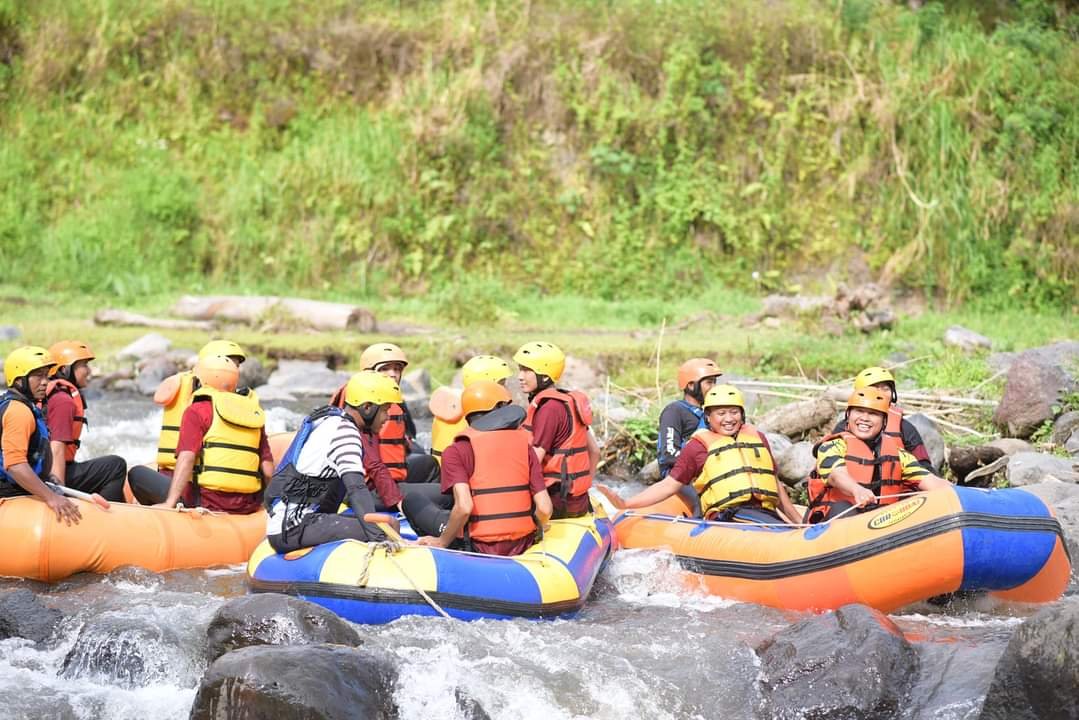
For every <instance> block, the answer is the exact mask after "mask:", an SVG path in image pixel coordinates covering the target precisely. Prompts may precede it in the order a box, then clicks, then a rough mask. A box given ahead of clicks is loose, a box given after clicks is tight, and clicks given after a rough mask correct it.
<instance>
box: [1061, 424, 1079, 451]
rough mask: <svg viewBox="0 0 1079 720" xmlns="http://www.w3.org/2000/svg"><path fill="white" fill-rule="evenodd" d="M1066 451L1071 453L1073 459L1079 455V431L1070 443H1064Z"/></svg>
mask: <svg viewBox="0 0 1079 720" xmlns="http://www.w3.org/2000/svg"><path fill="white" fill-rule="evenodd" d="M1064 449H1065V450H1067V451H1068V452H1070V453H1071V454H1072V456H1073V457H1074V456H1076V455H1079V430H1076V431H1075V432H1073V433H1072V436H1071V437H1070V438H1068V441H1067V442H1065V443H1064Z"/></svg>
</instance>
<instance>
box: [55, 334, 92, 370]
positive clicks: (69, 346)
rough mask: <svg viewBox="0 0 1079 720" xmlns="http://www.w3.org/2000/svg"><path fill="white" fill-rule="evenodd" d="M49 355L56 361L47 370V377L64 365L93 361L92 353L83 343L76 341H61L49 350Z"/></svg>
mask: <svg viewBox="0 0 1079 720" xmlns="http://www.w3.org/2000/svg"><path fill="white" fill-rule="evenodd" d="M49 354H50V355H52V359H53V360H55V361H56V365H54V366H53V367H52V369H51V370H49V377H52V376H53V375H55V374H56V372H57V371H58V370H59V369H60V368H61V367H63V366H65V365H68V366H70V365H74V364H75V363H77V362H78V361H79V360H93V359H94V351H93V350H91V349H90V347H89V346H88V345H87V344H86V343H83V342H79V341H78V340H61V341H60V342H58V343H56V344H55V345H53V346H52V347H50V348H49Z"/></svg>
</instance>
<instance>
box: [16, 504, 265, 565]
mask: <svg viewBox="0 0 1079 720" xmlns="http://www.w3.org/2000/svg"><path fill="white" fill-rule="evenodd" d="M73 502H75V503H77V504H78V506H79V510H80V512H81V513H82V520H81V521H80V522H79V523H78V524H77V525H67V524H65V523H62V522H57V520H56V514H55V513H53V512H52V511H51V510H49V508H48V506H47V505H45V503H43V502H41V501H40V500H38V499H36V498H32V497H14V498H6V499H4V500H3V501H2V502H0V536H2V537H3V538H4V542H5V544H6V545H7V546H8V548H9V551H8V552H7V553H4V554H3V555H2V556H0V575H4V576H7V577H21V578H27V579H30V580H41V581H45V582H55V581H57V580H63V579H64V578H66V577H69V576H71V575H74V574H76V573H80V572H92V573H107V572H110V571H112V570H114V569H116V568H118V567H120V566H122V565H136V566H138V567H142V568H146V569H147V570H153V571H155V572H163V571H166V570H178V569H181V568H201V567H209V566H211V565H230V564H233V563H242V562H245V561H246V560H247V559H248V557H249V556H250V555H251V552H252V551H253V550H254V549H255V547H256V546H257V545H258V544H259V542H260V541H261V540H262V539H263V538H264V537H265V536H266V513H264V512H261V511H260V512H257V513H253V514H251V515H226V514H223V513H197V512H180V511H177V510H164V509H157V508H149V507H144V506H141V505H127V504H124V503H112V504H111V507H110V509H109V510H103V509H101V508H99V507H97V506H96V505H94V504H92V503H87V502H83V501H81V500H73Z"/></svg>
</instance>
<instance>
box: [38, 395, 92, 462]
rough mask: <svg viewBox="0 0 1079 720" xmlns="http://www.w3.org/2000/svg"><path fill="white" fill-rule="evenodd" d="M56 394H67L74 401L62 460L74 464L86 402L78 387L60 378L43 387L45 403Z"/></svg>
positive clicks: (83, 424) (83, 422)
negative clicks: (69, 433)
mask: <svg viewBox="0 0 1079 720" xmlns="http://www.w3.org/2000/svg"><path fill="white" fill-rule="evenodd" d="M58 392H63V393H67V394H68V395H70V396H71V399H72V400H74V401H75V416H74V417H73V418H71V419H72V421H73V422H72V425H71V439H70V440H65V441H64V446H65V447H64V460H65V461H66V462H75V453H76V452H78V450H79V445H81V444H82V442H81V441H80V440H79V438H80V437H82V429H83V428H84V427H86V401H84V400H83V399H82V393H80V392H79V388H78V386H76V385H75V384H74V383H72V382H69V381H67V380H64V379H62V378H56V379H55V380H50V381H49V384H48V385H46V386H45V401H46V402H48V399H49V398H51V397H52V396H53V395H54V394H56V393H58Z"/></svg>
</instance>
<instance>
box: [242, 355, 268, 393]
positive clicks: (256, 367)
mask: <svg viewBox="0 0 1079 720" xmlns="http://www.w3.org/2000/svg"><path fill="white" fill-rule="evenodd" d="M269 377H270V372H269V370H267V369H266V366H265V365H263V364H262V361H261V360H259V359H258V358H257V357H253V356H250V355H249V356H248V357H247V359H246V360H244V361H243V362H242V363H241V364H240V383H239V386H240V387H247V388H255V387H258V386H259V385H265V384H266V380H268V379H269Z"/></svg>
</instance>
